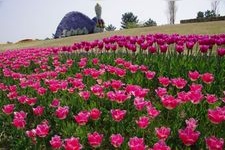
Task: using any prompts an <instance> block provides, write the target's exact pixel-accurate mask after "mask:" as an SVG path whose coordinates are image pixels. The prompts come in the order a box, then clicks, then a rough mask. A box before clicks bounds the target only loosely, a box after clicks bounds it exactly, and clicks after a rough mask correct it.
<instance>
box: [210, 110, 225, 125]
mask: <svg viewBox="0 0 225 150" xmlns="http://www.w3.org/2000/svg"><path fill="white" fill-rule="evenodd" d="M224 116H225V115H224V111H223V109H222V108H220V107H217V108H216V109H208V119H209V120H210V121H211V122H212V123H213V124H219V123H221V122H222V121H224V120H225V117H224Z"/></svg>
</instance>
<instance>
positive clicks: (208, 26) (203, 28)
mask: <svg viewBox="0 0 225 150" xmlns="http://www.w3.org/2000/svg"><path fill="white" fill-rule="evenodd" d="M224 31H225V21H215V22H205V23H190V24H178V25H163V26H157V27H146V28H135V29H127V30H119V31H114V32H103V33H97V34H89V35H81V36H73V37H67V38H62V39H52V40H41V41H31V42H23V43H15V44H0V50H7V49H21V48H29V47H49V46H63V45H71V44H73V43H74V42H80V41H92V40H95V39H102V38H104V37H109V36H112V35H142V34H143V35H144V34H149V33H166V34H173V33H179V34H219V33H225V32H224ZM31 38H32V37H31Z"/></svg>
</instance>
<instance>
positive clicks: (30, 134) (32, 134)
mask: <svg viewBox="0 0 225 150" xmlns="http://www.w3.org/2000/svg"><path fill="white" fill-rule="evenodd" d="M26 136H27V137H29V138H35V137H36V130H35V129H32V130H29V131H26Z"/></svg>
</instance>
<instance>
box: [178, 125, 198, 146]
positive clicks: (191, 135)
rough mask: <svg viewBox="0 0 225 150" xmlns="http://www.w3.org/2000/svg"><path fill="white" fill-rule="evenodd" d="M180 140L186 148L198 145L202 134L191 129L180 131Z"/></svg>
mask: <svg viewBox="0 0 225 150" xmlns="http://www.w3.org/2000/svg"><path fill="white" fill-rule="evenodd" d="M178 132H179V138H180V139H181V140H182V142H183V143H184V144H185V145H186V146H190V145H193V144H195V143H196V141H197V140H198V138H199V136H200V132H198V131H194V130H192V129H191V128H185V129H179V131H178Z"/></svg>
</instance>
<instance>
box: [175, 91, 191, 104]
mask: <svg viewBox="0 0 225 150" xmlns="http://www.w3.org/2000/svg"><path fill="white" fill-rule="evenodd" d="M177 99H179V100H180V102H181V103H186V102H189V100H190V99H189V95H188V93H187V92H184V91H182V92H178V93H177Z"/></svg>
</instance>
